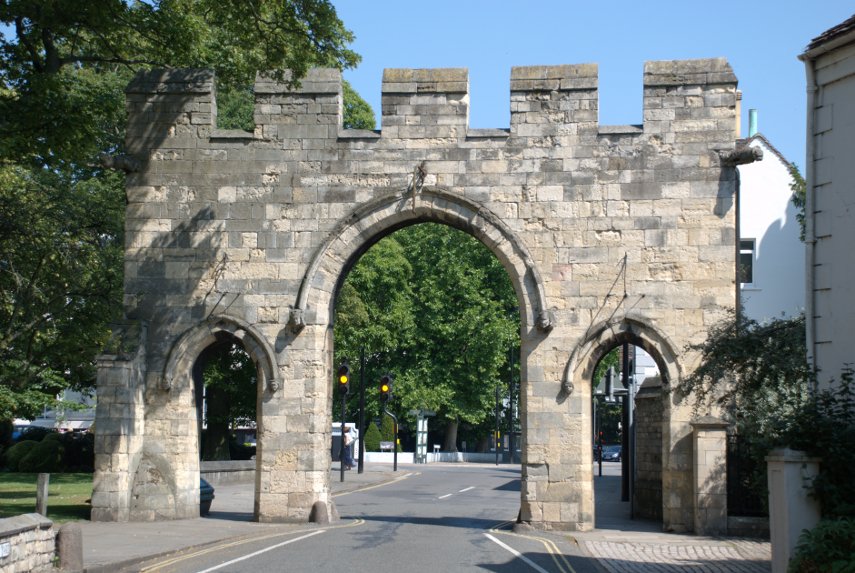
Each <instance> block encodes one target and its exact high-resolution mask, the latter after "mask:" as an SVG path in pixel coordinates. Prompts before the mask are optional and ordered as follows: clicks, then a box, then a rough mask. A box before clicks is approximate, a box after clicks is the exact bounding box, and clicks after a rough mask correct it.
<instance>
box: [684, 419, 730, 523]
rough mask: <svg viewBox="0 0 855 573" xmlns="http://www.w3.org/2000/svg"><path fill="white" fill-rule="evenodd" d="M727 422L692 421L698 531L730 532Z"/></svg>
mask: <svg viewBox="0 0 855 573" xmlns="http://www.w3.org/2000/svg"><path fill="white" fill-rule="evenodd" d="M727 426H728V424H727V422H725V421H724V420H720V419H718V418H713V417H711V416H704V417H703V418H701V419H700V420H697V421H695V422H692V446H693V447H692V452H693V459H692V461H693V462H694V463H693V464H692V466H693V469H694V471H693V475H694V482H693V484H694V513H695V533H697V534H698V535H725V534H726V533H727Z"/></svg>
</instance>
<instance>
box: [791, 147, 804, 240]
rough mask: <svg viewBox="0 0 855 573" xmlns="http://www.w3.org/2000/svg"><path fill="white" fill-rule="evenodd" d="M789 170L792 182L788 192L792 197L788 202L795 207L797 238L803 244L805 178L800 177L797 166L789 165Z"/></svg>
mask: <svg viewBox="0 0 855 573" xmlns="http://www.w3.org/2000/svg"><path fill="white" fill-rule="evenodd" d="M789 169H790V177H791V178H792V181H791V182H790V190H791V191H792V192H793V195H792V197H790V201H792V203H793V205H794V206H795V207H796V220H797V221H798V222H799V227H800V228H801V233H800V234H799V238H800V239H801V240H802V242H804V240H805V204H806V201H807V196H806V193H807V184H806V183H805V178H804V177H802V174H801V172H800V171H799V167H798V165H796V164H795V163H790V165H789Z"/></svg>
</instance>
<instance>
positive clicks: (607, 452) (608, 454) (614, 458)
mask: <svg viewBox="0 0 855 573" xmlns="http://www.w3.org/2000/svg"><path fill="white" fill-rule="evenodd" d="M620 452H621V448H620V446H603V461H604V462H619V461H620Z"/></svg>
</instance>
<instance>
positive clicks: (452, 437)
mask: <svg viewBox="0 0 855 573" xmlns="http://www.w3.org/2000/svg"><path fill="white" fill-rule="evenodd" d="M458 426H460V421H459V420H457V419H454V420H449V421H448V423H446V425H445V443H444V444H443V446H442V451H443V452H456V451H457V428H458Z"/></svg>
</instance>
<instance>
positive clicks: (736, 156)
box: [718, 145, 763, 167]
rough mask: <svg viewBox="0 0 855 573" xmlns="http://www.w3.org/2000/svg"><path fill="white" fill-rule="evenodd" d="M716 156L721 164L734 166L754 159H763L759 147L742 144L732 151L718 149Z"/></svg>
mask: <svg viewBox="0 0 855 573" xmlns="http://www.w3.org/2000/svg"><path fill="white" fill-rule="evenodd" d="M718 156H719V159H721V164H722V165H727V166H728V167H736V166H737V165H746V164H748V163H754V162H755V161H761V160H762V159H763V150H762V149H761V148H759V147H751V146H750V145H742V146H740V147H737V148H736V149H734V150H733V151H719V152H718Z"/></svg>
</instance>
